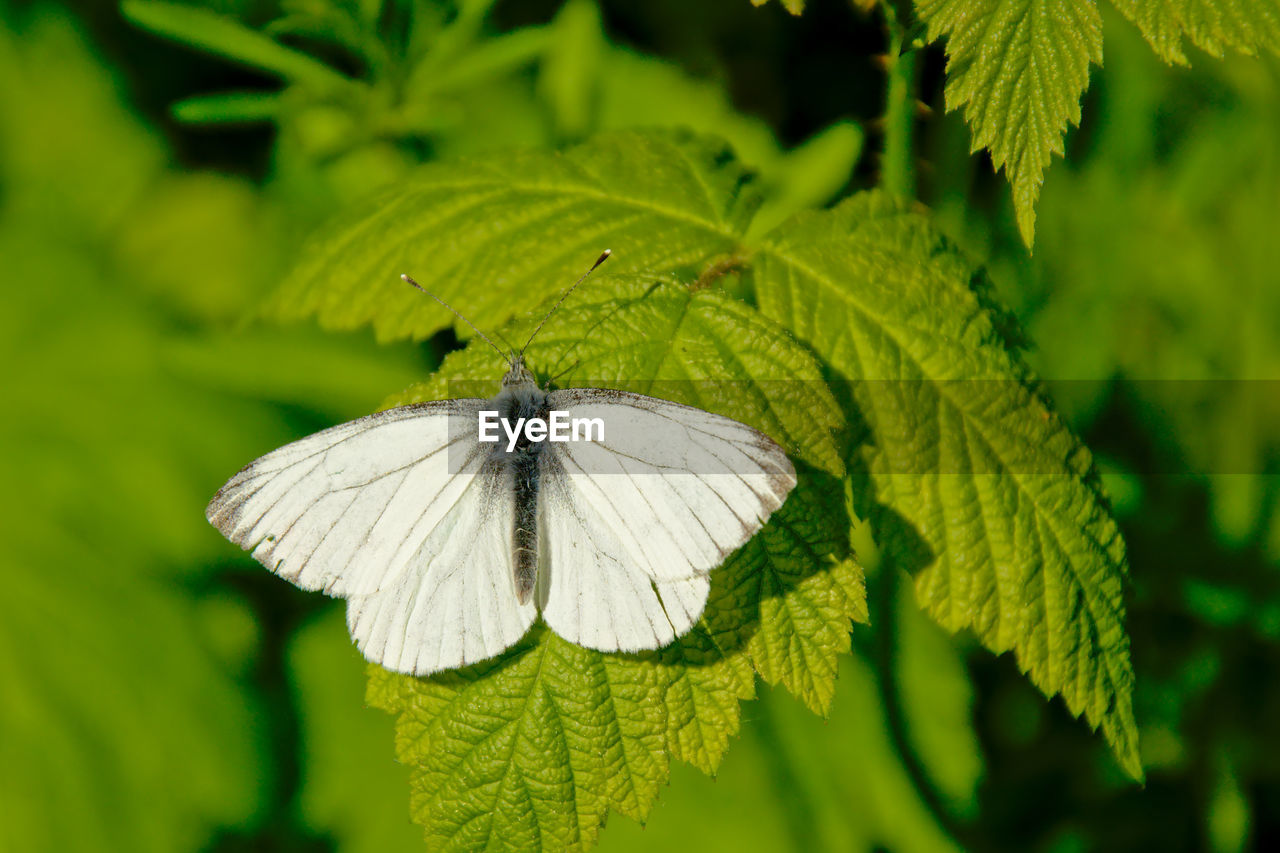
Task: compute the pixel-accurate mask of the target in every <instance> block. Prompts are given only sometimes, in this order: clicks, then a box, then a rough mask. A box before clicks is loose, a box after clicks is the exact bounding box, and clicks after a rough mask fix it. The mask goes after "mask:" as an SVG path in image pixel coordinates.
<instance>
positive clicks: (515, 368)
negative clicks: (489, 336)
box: [502, 353, 538, 388]
mask: <svg viewBox="0 0 1280 853" xmlns="http://www.w3.org/2000/svg"><path fill="white" fill-rule="evenodd" d="M537 384H538V383H537V380H536V379H534V378H533V373H532V372H530V370H529V368H527V367H525V364H524V356H523V355H522V354H520V353H516V354H515V355H513V356H512V357H511V368H510V369H509V370H508V371H507V374H506V376H503V377H502V387H503V388H511V387H513V386H515V385H537Z"/></svg>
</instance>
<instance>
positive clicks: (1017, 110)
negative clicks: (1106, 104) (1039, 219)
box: [916, 0, 1102, 246]
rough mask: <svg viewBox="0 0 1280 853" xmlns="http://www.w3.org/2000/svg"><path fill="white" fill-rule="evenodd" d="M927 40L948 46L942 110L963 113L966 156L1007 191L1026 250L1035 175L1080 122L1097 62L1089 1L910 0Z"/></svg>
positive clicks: (1036, 192) (1098, 25)
mask: <svg viewBox="0 0 1280 853" xmlns="http://www.w3.org/2000/svg"><path fill="white" fill-rule="evenodd" d="M916 10H917V12H918V13H919V15H920V17H921V19H922V20H923V21H924V22H925V24H926V25H927V27H928V38H929V40H930V41H935V40H937V39H939V38H941V37H943V36H945V37H946V39H947V88H946V98H947V109H948V110H956V109H963V110H964V116H965V120H966V121H967V122H968V123H969V127H970V128H971V129H972V131H973V149H974V150H977V149H979V148H986V149H988V150H990V152H991V160H992V163H993V165H994V166H995V168H997V169H1001V168H1003V169H1004V171H1005V175H1006V177H1007V178H1008V179H1009V183H1010V184H1011V185H1012V186H1013V203H1014V209H1015V211H1016V212H1017V218H1018V230H1019V231H1020V232H1021V233H1022V239H1023V241H1024V242H1026V244H1027V245H1028V246H1030V245H1031V244H1032V242H1033V239H1034V236H1035V221H1036V219H1035V216H1036V214H1035V206H1036V200H1037V199H1038V198H1039V196H1040V185H1041V183H1042V176H1043V174H1044V170H1045V169H1046V168H1047V167H1048V165H1049V161H1050V159H1051V158H1052V156H1053V155H1054V154H1058V155H1061V154H1062V150H1063V149H1062V137H1063V134H1064V133H1065V132H1066V130H1067V124H1068V122H1070V123H1071V124H1079V122H1080V96H1081V95H1082V94H1083V93H1084V90H1085V89H1086V88H1087V87H1088V85H1089V65H1090V63H1095V62H1096V63H1101V62H1102V20H1101V18H1100V16H1099V15H1098V9H1097V7H1096V6H1095V5H1094V2H1093V0H916Z"/></svg>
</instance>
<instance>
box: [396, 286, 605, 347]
mask: <svg viewBox="0 0 1280 853" xmlns="http://www.w3.org/2000/svg"><path fill="white" fill-rule="evenodd" d="M584 277H585V276H584ZM400 278H402V279H404V280H405V282H407V283H408V284H411V285H413V286H414V287H416V288H418V290H421V291H422V292H423V293H425V294H427V296H430V297H431V298H432V299H434V300H435V301H436V302H439V303H440V304H441V305H443V306H444V307H445V308H448V309H449V310H450V311H451V312H452V313H453V316H455V317H457V318H458V319H459V320H461V321H462V322H464V323H466V324H467V325H468V326H470V327H471V331H473V332H475V333H476V334H477V335H479V336H480V338H481V339H482V340H483V341H484V342H485V343H486V344H488V345H489V346H491V347H493V349H494V351H495V352H497V353H498V355H500V356H502V360H503V361H505V362H506V363H507V364H510V363H511V356H510V355H508V354H507V353H506V352H504V351H503V349H502V348H501V347H499V346H498V345H497V344H495V343H494V342H493V341H492V340H490V338H489V336H488V335H486V334H485V333H484V332H482V331H480V330H479V329H477V328H476V324H475V323H472V322H471V321H470V320H468V319H467V318H466V317H463V316H462V315H461V314H459V313H458V312H457V311H455V310H454V309H453V306H452V305H450V304H449V303H448V302H445V301H444V300H443V299H441V298H440V297H439V296H436V295H435V294H434V293H432V292H431V291H430V290H427V289H426V288H425V287H423V286H422V285H420V284H418V283H417V282H416V281H414V280H413V279H412V278H410V277H409V276H408V275H401V276H400ZM525 346H528V344H526V345H525Z"/></svg>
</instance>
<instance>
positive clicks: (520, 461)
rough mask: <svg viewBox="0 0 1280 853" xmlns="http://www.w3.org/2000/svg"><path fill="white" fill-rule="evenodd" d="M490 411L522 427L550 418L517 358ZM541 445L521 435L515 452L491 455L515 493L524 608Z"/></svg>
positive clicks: (533, 550)
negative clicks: (533, 420)
mask: <svg viewBox="0 0 1280 853" xmlns="http://www.w3.org/2000/svg"><path fill="white" fill-rule="evenodd" d="M492 407H493V408H492V410H493V411H496V412H498V414H499V417H500V418H502V419H504V420H505V421H506V422H507V423H521V422H524V421H527V420H529V419H530V418H541V419H542V420H546V419H547V418H548V416H549V415H550V407H549V406H548V405H547V394H546V392H545V391H543V390H542V389H541V388H539V387H538V384H537V382H536V381H535V380H534V378H533V375H532V374H531V373H530V372H529V371H528V369H527V368H525V366H524V360H523V359H521V358H517V359H516V360H515V361H514V363H513V364H512V366H511V369H510V370H508V371H507V375H506V376H504V377H503V379H502V390H501V391H499V392H498V396H496V397H495V398H494V399H493V403H492ZM544 446H546V445H545V444H544V443H543V442H539V441H532V440H531V439H530V438H529V437H528V435H527V434H525V433H523V432H521V433H520V434H519V435H518V436H517V437H516V443H515V448H514V450H511V451H508V450H507V449H506V447H505V446H504V445H503V444H502V442H498V443H497V444H495V445H494V448H493V450H492V451H491V452H492V454H493V456H494V457H495V458H498V459H500V460H501V461H502V463H503V464H506V465H507V466H509V467H510V473H509V476H510V479H511V483H512V488H513V490H514V493H515V528H514V533H513V536H512V542H513V554H512V564H513V566H514V567H515V577H514V580H515V593H516V600H517V601H519V603H520V604H527V603H528V602H529V599H530V597H531V596H532V595H533V590H534V586H535V584H536V583H537V579H538V484H539V483H540V482H541V476H542V472H541V465H542V448H543V447H544Z"/></svg>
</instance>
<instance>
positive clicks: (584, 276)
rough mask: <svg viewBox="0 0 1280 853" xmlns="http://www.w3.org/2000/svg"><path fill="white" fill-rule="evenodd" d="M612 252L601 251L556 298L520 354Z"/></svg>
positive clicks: (521, 353)
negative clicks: (570, 295)
mask: <svg viewBox="0 0 1280 853" xmlns="http://www.w3.org/2000/svg"><path fill="white" fill-rule="evenodd" d="M612 254H613V250H612V249H605V250H604V251H603V252H601V253H600V257H598V258H596V262H595V263H594V264H592V265H591V269H589V270H587V271H586V272H584V273H583V274H582V277H581V278H579V279H578V280H577V281H575V282H574V283H573V287H570V288H569V289H568V290H566V291H565V292H564V293H562V294H561V295H560V298H559V299H557V300H556V304H555V305H552V306H551V310H550V311H548V312H547V316H545V317H543V318H542V322H541V323H539V324H538V328H536V329H534V330H533V334H532V335H530V336H529V340H527V341H525V342H524V346H522V347H520V352H519V355H524V351H525V350H527V349H528V348H529V344H531V343H533V339H534V338H536V337H537V336H538V332H541V331H542V327H543V326H545V325H547V321H548V320H550V319H551V315H552V314H554V313H556V309H557V308H559V307H560V306H561V305H563V304H564V301H565V300H566V299H568V298H569V294H570V293H573V292H574V291H575V290H577V289H578V285H580V284H582V283H583V282H584V281H586V280H587V276H589V275H591V274H592V273H593V272H595V271H596V267H598V266H600V265H601V264H603V263H604V262H605V261H607V260H609V256H610V255H612Z"/></svg>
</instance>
